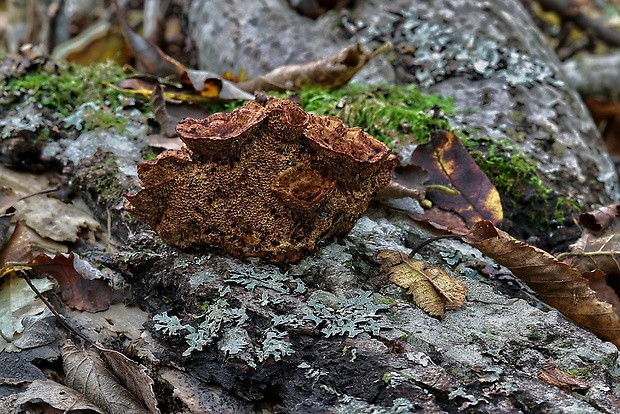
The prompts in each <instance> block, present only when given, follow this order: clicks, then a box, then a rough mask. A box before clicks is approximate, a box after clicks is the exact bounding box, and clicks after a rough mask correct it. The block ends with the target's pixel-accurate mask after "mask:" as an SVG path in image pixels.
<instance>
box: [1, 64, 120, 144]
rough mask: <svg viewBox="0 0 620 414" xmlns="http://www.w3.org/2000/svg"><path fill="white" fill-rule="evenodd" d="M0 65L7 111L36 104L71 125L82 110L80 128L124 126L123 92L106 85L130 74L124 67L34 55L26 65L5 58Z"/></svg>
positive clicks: (2, 96)
mask: <svg viewBox="0 0 620 414" xmlns="http://www.w3.org/2000/svg"><path fill="white" fill-rule="evenodd" d="M20 65H21V66H20ZM0 66H1V67H2V68H3V70H0V104H1V105H3V107H4V109H5V110H6V111H11V110H19V109H21V108H24V107H27V106H28V105H31V104H34V105H36V106H37V107H38V108H39V109H40V110H41V111H42V112H45V113H48V114H49V116H51V117H53V118H55V119H56V120H57V121H61V120H62V121H64V122H65V123H69V124H70V123H71V122H72V121H71V119H70V118H71V117H72V116H74V115H76V113H77V112H79V111H80V110H81V111H83V112H84V116H83V117H81V118H82V119H80V120H79V122H77V121H78V120H75V121H74V122H76V125H75V126H76V128H77V129H78V130H80V131H89V130H92V129H95V128H97V127H100V128H109V127H113V128H117V129H122V128H123V126H124V123H125V122H126V120H125V118H124V117H122V116H119V115H118V113H117V111H119V110H121V109H122V107H123V99H122V98H121V99H119V97H120V93H119V92H118V91H116V90H114V89H113V88H111V87H109V86H107V84H110V83H115V82H118V81H120V80H122V79H125V78H126V77H128V76H129V74H128V73H126V71H125V69H124V68H123V67H121V66H118V65H116V64H114V63H95V64H93V65H91V66H79V65H75V64H70V63H66V62H61V61H54V60H51V59H49V58H48V57H39V58H35V59H33V60H31V61H29V62H28V63H26V64H25V65H24V64H23V62H22V61H20V62H19V63H18V62H17V61H16V59H15V58H13V57H5V58H4V59H3V60H1V61H0ZM10 68H15V70H10ZM88 109H90V110H88ZM45 135H49V131H44V132H42V134H41V136H45Z"/></svg>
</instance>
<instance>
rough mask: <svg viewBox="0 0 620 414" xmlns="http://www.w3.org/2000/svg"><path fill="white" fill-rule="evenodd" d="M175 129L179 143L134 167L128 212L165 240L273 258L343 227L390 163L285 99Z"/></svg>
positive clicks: (292, 255)
mask: <svg viewBox="0 0 620 414" xmlns="http://www.w3.org/2000/svg"><path fill="white" fill-rule="evenodd" d="M177 133H178V134H179V136H180V138H181V139H182V140H183V142H184V143H185V145H186V147H184V148H182V149H181V150H179V151H174V150H169V151H165V152H163V153H162V154H160V155H159V156H158V157H157V159H156V160H155V161H147V162H145V163H143V164H141V165H139V166H138V176H139V178H140V180H141V182H142V185H143V186H144V189H143V190H141V191H140V192H139V193H137V194H135V195H128V196H127V199H128V203H127V205H126V207H127V209H128V210H129V211H130V212H131V213H132V214H134V215H135V216H137V217H138V218H140V219H142V220H144V221H146V222H147V223H148V224H149V225H150V226H151V227H152V228H153V229H154V230H155V231H156V232H157V233H158V234H159V235H160V237H161V238H162V239H164V241H165V242H166V243H168V244H171V245H174V246H177V247H180V248H183V249H188V248H192V249H200V248H204V247H207V246H211V247H213V248H217V249H220V250H221V251H223V252H225V253H228V254H232V255H235V256H244V257H247V256H256V257H264V258H267V259H269V260H272V261H285V260H286V261H291V262H292V261H297V260H299V259H301V257H302V256H303V255H304V254H305V253H306V252H309V251H312V250H314V248H315V246H316V243H317V241H318V240H319V239H322V238H329V237H331V236H334V235H337V234H343V233H346V232H348V231H349V230H350V229H351V228H352V227H353V225H354V224H355V221H356V220H357V219H358V218H359V217H360V216H361V215H362V214H363V213H364V211H365V210H366V208H367V207H368V203H369V202H370V200H371V198H372V197H373V196H374V194H375V193H376V192H377V191H378V190H379V189H381V188H382V187H384V186H385V185H387V183H388V182H389V181H390V176H391V174H392V171H393V169H394V167H395V165H396V162H397V160H396V157H395V156H394V155H391V154H390V149H389V148H388V147H387V146H386V145H384V144H383V143H381V142H379V141H377V140H376V139H374V138H373V137H371V136H370V135H368V134H366V133H365V132H364V131H362V130H361V129H360V128H347V127H346V126H345V125H343V123H342V121H341V120H340V119H338V118H334V117H320V116H315V115H312V114H309V113H306V112H305V111H304V110H303V109H302V108H301V107H300V106H299V105H297V104H295V103H293V102H291V101H289V100H286V99H272V100H269V101H268V102H267V103H266V104H265V106H261V105H260V104H258V103H256V102H248V103H247V104H246V105H245V106H243V107H241V108H238V109H236V110H235V111H233V112H232V113H219V114H213V115H211V116H209V117H208V118H206V119H203V120H196V119H190V118H187V119H185V120H184V121H182V122H181V123H179V125H178V126H177Z"/></svg>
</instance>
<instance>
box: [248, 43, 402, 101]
mask: <svg viewBox="0 0 620 414" xmlns="http://www.w3.org/2000/svg"><path fill="white" fill-rule="evenodd" d="M391 48H392V44H391V43H386V44H384V45H382V46H380V47H379V48H377V49H376V50H374V51H369V50H366V49H365V48H364V47H362V46H361V45H360V44H359V43H356V44H353V45H350V46H347V47H346V48H344V49H342V50H341V51H340V52H338V53H337V54H335V55H332V56H329V57H327V58H325V59H321V60H317V61H314V62H308V63H300V64H292V65H285V66H281V67H279V68H276V69H274V70H272V71H271V72H269V73H267V74H266V75H263V76H259V77H257V78H255V79H252V80H249V81H244V82H239V83H237V86H238V87H239V88H241V89H243V90H244V91H248V92H251V93H254V92H256V91H280V92H284V91H287V90H299V89H301V88H302V87H303V86H320V87H323V88H327V89H338V88H340V87H342V86H344V85H345V84H346V83H347V82H349V80H351V78H352V77H353V76H354V75H355V74H356V73H357V72H359V70H360V69H361V68H363V67H364V66H365V65H366V64H367V63H368V62H369V61H371V60H372V59H373V58H375V57H376V56H378V55H380V54H381V53H383V52H385V51H387V50H389V49H391Z"/></svg>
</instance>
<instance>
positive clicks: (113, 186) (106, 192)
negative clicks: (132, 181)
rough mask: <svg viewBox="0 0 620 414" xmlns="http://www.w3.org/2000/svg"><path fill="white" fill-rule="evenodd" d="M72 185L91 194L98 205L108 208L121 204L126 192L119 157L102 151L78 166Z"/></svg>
mask: <svg viewBox="0 0 620 414" xmlns="http://www.w3.org/2000/svg"><path fill="white" fill-rule="evenodd" d="M72 185H75V186H76V187H77V188H79V189H80V190H82V191H85V192H87V193H89V194H90V195H91V196H92V197H93V200H94V201H95V202H96V203H97V204H100V205H105V206H107V207H113V206H116V205H118V204H119V203H121V202H122V201H123V199H124V196H125V192H126V189H125V188H123V186H122V185H121V184H120V172H119V171H118V165H117V157H116V156H115V155H113V154H111V153H105V152H101V151H97V152H96V153H95V155H94V156H93V157H92V158H87V159H84V160H83V161H82V162H81V163H80V164H79V165H78V168H77V169H76V170H75V172H74V174H73V177H72Z"/></svg>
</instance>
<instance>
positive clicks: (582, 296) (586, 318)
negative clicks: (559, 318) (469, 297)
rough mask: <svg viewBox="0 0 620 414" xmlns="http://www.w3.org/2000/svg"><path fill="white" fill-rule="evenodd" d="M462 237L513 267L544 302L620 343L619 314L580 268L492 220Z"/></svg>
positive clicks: (595, 331)
mask: <svg viewBox="0 0 620 414" xmlns="http://www.w3.org/2000/svg"><path fill="white" fill-rule="evenodd" d="M463 240H464V241H465V242H467V243H469V244H470V245H472V246H474V247H476V248H477V249H478V250H480V251H481V252H482V253H484V254H486V255H487V256H489V257H491V258H493V259H494V260H495V261H496V262H498V263H499V264H501V265H503V266H506V267H507V268H508V269H510V270H511V271H512V273H514V274H515V275H516V276H517V277H519V278H520V279H522V280H523V281H524V282H525V283H527V285H528V286H529V287H530V288H532V289H533V290H534V291H535V292H536V293H537V294H538V296H539V297H540V298H541V299H542V300H543V301H544V302H545V303H547V304H549V305H551V306H553V307H554V308H556V309H557V310H558V311H560V312H562V313H563V314H564V315H566V316H567V317H569V318H570V319H572V320H573V321H575V322H576V323H578V324H580V325H582V326H584V327H586V328H588V329H590V330H591V331H592V332H594V333H595V334H596V335H598V336H599V337H601V338H602V339H604V340H607V341H610V342H613V343H614V344H615V345H616V346H620V318H619V317H618V314H617V313H616V311H615V310H614V309H613V307H612V305H610V304H609V303H607V302H604V301H602V300H601V299H600V298H599V297H598V295H597V294H596V292H595V291H594V290H592V289H591V288H590V286H589V282H588V280H587V279H585V278H584V277H582V276H581V274H580V273H579V272H578V271H577V270H575V269H573V268H572V267H570V266H568V265H567V264H566V263H562V262H560V261H559V260H557V259H556V258H555V257H553V256H552V255H550V254H549V253H547V252H545V251H544V250H541V249H538V248H536V247H533V246H530V245H529V244H527V243H524V242H522V241H519V240H517V239H515V238H513V237H512V236H510V235H509V234H507V233H505V232H503V231H501V230H499V229H497V228H496V227H495V226H494V225H493V223H491V222H490V221H486V220H483V221H480V222H478V223H476V224H475V225H474V226H473V228H472V229H471V231H470V233H469V234H467V235H466V236H464V237H463Z"/></svg>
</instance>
